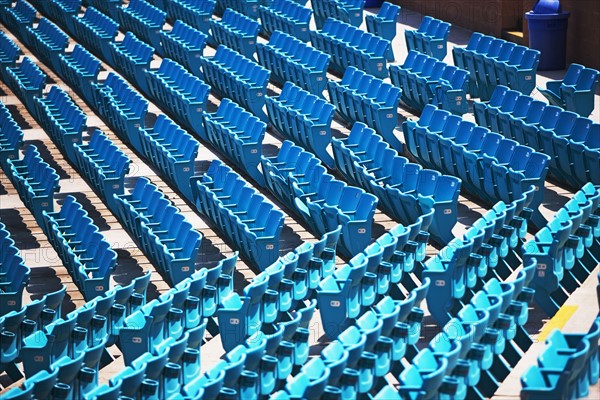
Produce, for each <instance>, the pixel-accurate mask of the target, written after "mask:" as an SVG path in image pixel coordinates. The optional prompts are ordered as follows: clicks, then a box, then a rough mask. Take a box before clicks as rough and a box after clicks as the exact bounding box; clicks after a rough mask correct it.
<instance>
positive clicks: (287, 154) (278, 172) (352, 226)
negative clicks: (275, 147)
mask: <svg viewBox="0 0 600 400" xmlns="http://www.w3.org/2000/svg"><path fill="white" fill-rule="evenodd" d="M262 170H263V174H264V176H265V183H266V186H267V188H268V189H269V190H270V191H271V192H272V193H273V194H274V195H275V196H276V197H277V198H278V199H279V200H281V201H282V202H283V203H284V204H285V205H286V206H287V207H289V208H290V209H291V210H294V212H295V213H296V214H298V215H299V216H301V217H302V218H303V219H304V221H305V222H306V223H307V224H308V226H309V227H310V230H311V231H312V232H313V233H314V234H316V235H323V234H325V233H327V232H330V231H332V230H335V229H336V228H337V227H338V226H339V225H341V226H342V232H341V238H340V244H339V250H340V252H341V253H342V254H344V255H348V256H354V255H356V254H358V253H359V252H361V251H362V250H363V249H364V248H365V247H366V246H367V245H368V244H369V243H370V242H371V229H372V224H373V216H374V215H375V208H376V207H377V198H376V197H375V196H373V195H372V194H370V193H366V192H365V191H364V190H362V189H359V188H357V187H353V186H348V185H346V184H345V183H344V182H342V181H339V180H337V179H335V178H334V177H333V176H332V175H330V174H328V173H327V169H326V168H325V167H324V166H323V165H322V164H321V162H320V161H319V160H318V159H317V158H316V157H315V156H314V155H313V154H312V153H309V152H307V151H304V150H303V149H302V148H300V147H298V146H295V145H294V144H293V143H292V142H290V141H285V142H283V144H282V146H281V148H280V150H279V153H278V154H277V156H273V157H269V158H266V157H263V159H262Z"/></svg>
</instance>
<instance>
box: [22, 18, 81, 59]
mask: <svg viewBox="0 0 600 400" xmlns="http://www.w3.org/2000/svg"><path fill="white" fill-rule="evenodd" d="M22 39H23V40H24V42H25V44H26V45H27V46H28V47H30V48H32V50H33V51H34V52H35V53H36V54H37V57H38V58H39V60H40V61H42V62H44V63H45V64H46V65H48V66H51V67H52V69H53V70H58V69H59V68H60V64H59V54H61V53H64V52H65V49H66V48H67V44H68V42H69V38H68V36H67V35H66V34H65V33H64V32H63V31H62V30H60V28H59V27H58V26H56V25H55V24H54V23H52V22H50V20H49V19H47V18H42V19H41V20H40V22H39V23H38V25H37V26H36V27H35V28H34V27H33V26H28V27H27V34H26V35H25V36H23V37H22Z"/></svg>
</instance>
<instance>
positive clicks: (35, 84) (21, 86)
mask: <svg viewBox="0 0 600 400" xmlns="http://www.w3.org/2000/svg"><path fill="white" fill-rule="evenodd" d="M18 4H19V3H18ZM6 78H7V79H6V85H7V86H8V87H9V88H10V89H11V90H12V91H13V93H14V94H16V95H17V97H19V99H20V100H21V101H22V102H23V103H24V104H25V106H26V107H27V109H29V110H30V109H32V107H33V99H34V97H41V96H42V88H43V87H44V86H45V85H46V74H44V72H42V70H41V69H40V68H39V67H38V66H37V65H36V64H35V63H34V62H33V61H31V59H30V58H29V57H25V58H24V59H23V61H22V62H21V64H20V65H19V66H15V67H12V68H11V67H8V68H7V69H6Z"/></svg>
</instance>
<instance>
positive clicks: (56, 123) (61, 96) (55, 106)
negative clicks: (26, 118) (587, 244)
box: [32, 86, 87, 162]
mask: <svg viewBox="0 0 600 400" xmlns="http://www.w3.org/2000/svg"><path fill="white" fill-rule="evenodd" d="M32 111H33V112H32V114H33V115H34V116H35V117H36V119H37V121H38V122H39V123H40V125H41V126H42V127H44V129H46V132H48V135H49V136H50V138H51V139H52V140H53V141H54V143H55V144H56V146H57V147H58V148H59V150H60V151H61V152H63V153H64V154H65V156H66V158H67V159H68V160H70V161H72V162H75V147H74V145H75V144H77V143H81V137H82V134H83V131H84V130H87V117H86V115H85V113H84V112H83V111H82V110H81V109H80V108H79V107H78V106H77V105H76V104H75V102H74V101H73V100H72V99H71V97H70V96H69V95H68V94H67V93H66V92H65V91H64V90H62V89H61V88H59V87H58V86H52V87H51V88H50V92H48V95H47V96H46V97H43V98H42V97H36V98H35V99H34V109H33V110H32Z"/></svg>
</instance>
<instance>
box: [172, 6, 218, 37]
mask: <svg viewBox="0 0 600 400" xmlns="http://www.w3.org/2000/svg"><path fill="white" fill-rule="evenodd" d="M215 5H216V2H215V0H201V1H192V0H171V1H169V2H168V3H167V9H166V11H167V13H168V15H169V17H170V18H171V19H174V20H177V21H182V22H185V23H186V24H187V25H189V26H191V27H192V28H194V29H197V30H199V31H200V32H202V33H204V34H208V31H209V29H210V25H209V22H210V20H211V16H212V14H213V10H214V9H215Z"/></svg>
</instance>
